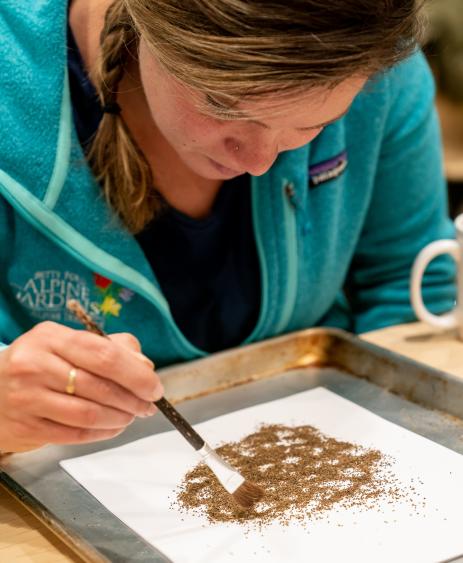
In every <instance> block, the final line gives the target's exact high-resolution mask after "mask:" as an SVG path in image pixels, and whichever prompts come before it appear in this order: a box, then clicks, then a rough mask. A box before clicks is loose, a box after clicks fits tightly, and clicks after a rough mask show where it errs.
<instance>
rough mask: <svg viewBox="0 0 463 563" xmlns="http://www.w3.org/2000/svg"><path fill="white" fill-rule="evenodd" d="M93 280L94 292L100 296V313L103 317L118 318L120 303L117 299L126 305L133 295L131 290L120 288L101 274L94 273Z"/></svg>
mask: <svg viewBox="0 0 463 563" xmlns="http://www.w3.org/2000/svg"><path fill="white" fill-rule="evenodd" d="M93 279H94V280H95V286H96V290H97V291H98V293H99V294H100V299H101V302H100V311H101V312H102V313H103V315H112V316H113V317H118V316H119V314H120V311H121V309H122V303H120V302H119V301H118V298H120V299H122V300H123V301H124V302H125V303H128V302H129V301H130V300H131V299H132V298H133V296H134V295H135V293H134V292H133V291H132V290H131V289H128V288H127V287H122V286H120V285H118V284H116V283H115V282H113V281H112V280H110V279H109V278H106V277H105V276H102V275H101V274H97V273H94V274H93Z"/></svg>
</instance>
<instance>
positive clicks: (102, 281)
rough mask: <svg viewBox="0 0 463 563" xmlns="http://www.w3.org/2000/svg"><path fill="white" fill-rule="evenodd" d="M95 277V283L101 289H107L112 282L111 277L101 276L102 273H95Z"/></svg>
mask: <svg viewBox="0 0 463 563" xmlns="http://www.w3.org/2000/svg"><path fill="white" fill-rule="evenodd" d="M93 277H94V278H95V285H96V286H97V287H100V288H101V289H106V288H107V287H108V286H109V285H111V283H112V281H111V280H110V279H108V278H105V277H104V276H100V274H93Z"/></svg>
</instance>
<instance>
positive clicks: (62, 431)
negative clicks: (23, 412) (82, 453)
mask: <svg viewBox="0 0 463 563" xmlns="http://www.w3.org/2000/svg"><path fill="white" fill-rule="evenodd" d="M124 430H125V428H113V429H111V430H95V429H89V428H76V427H73V426H67V425H65V424H59V423H57V422H54V421H52V420H47V419H37V433H40V435H42V436H44V437H46V438H45V440H46V442H45V443H53V444H86V443H88V442H98V441H101V440H109V439H110V438H114V437H115V436H118V435H119V434H121V433H122V432H123V431H124Z"/></svg>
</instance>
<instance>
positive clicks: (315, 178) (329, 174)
mask: <svg viewBox="0 0 463 563" xmlns="http://www.w3.org/2000/svg"><path fill="white" fill-rule="evenodd" d="M346 168H347V151H343V152H342V153H340V154H338V155H337V156H335V157H333V158H330V159H329V160H325V161H324V162H320V163H319V164H314V165H313V166H310V168H309V178H310V183H309V185H310V187H311V188H315V187H316V186H319V185H320V184H324V183H325V182H329V181H330V180H334V179H335V178H338V176H340V175H341V174H342V173H343V172H344V170H345V169H346Z"/></svg>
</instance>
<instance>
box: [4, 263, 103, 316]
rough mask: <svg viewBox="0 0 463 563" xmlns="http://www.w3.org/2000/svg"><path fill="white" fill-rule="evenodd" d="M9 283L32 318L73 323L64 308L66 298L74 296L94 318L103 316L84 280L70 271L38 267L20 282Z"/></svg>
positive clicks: (69, 314) (70, 314)
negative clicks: (38, 268) (39, 269)
mask: <svg viewBox="0 0 463 563" xmlns="http://www.w3.org/2000/svg"><path fill="white" fill-rule="evenodd" d="M12 285H13V287H14V288H15V290H16V293H15V294H16V299H17V300H18V301H19V303H21V305H22V306H23V307H24V308H25V309H27V310H28V311H29V314H30V315H31V316H32V317H34V318H35V319H38V320H49V321H56V322H63V321H64V322H66V321H68V322H70V321H73V322H75V318H74V315H73V314H72V313H70V312H69V311H68V310H67V308H66V303H67V301H68V300H69V299H77V300H78V301H79V302H80V303H81V304H82V306H83V307H84V308H85V309H86V310H87V311H88V312H89V313H90V314H91V315H92V317H94V318H95V320H97V321H101V320H102V318H103V317H102V314H101V311H100V304H99V303H98V302H96V300H95V299H93V296H92V295H91V288H90V287H89V286H88V283H87V281H86V280H85V278H83V277H81V276H79V275H78V274H76V273H74V272H69V271H67V270H65V271H60V270H42V271H38V272H34V273H33V275H32V276H31V277H29V279H27V280H26V281H25V282H24V283H22V284H12Z"/></svg>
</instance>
